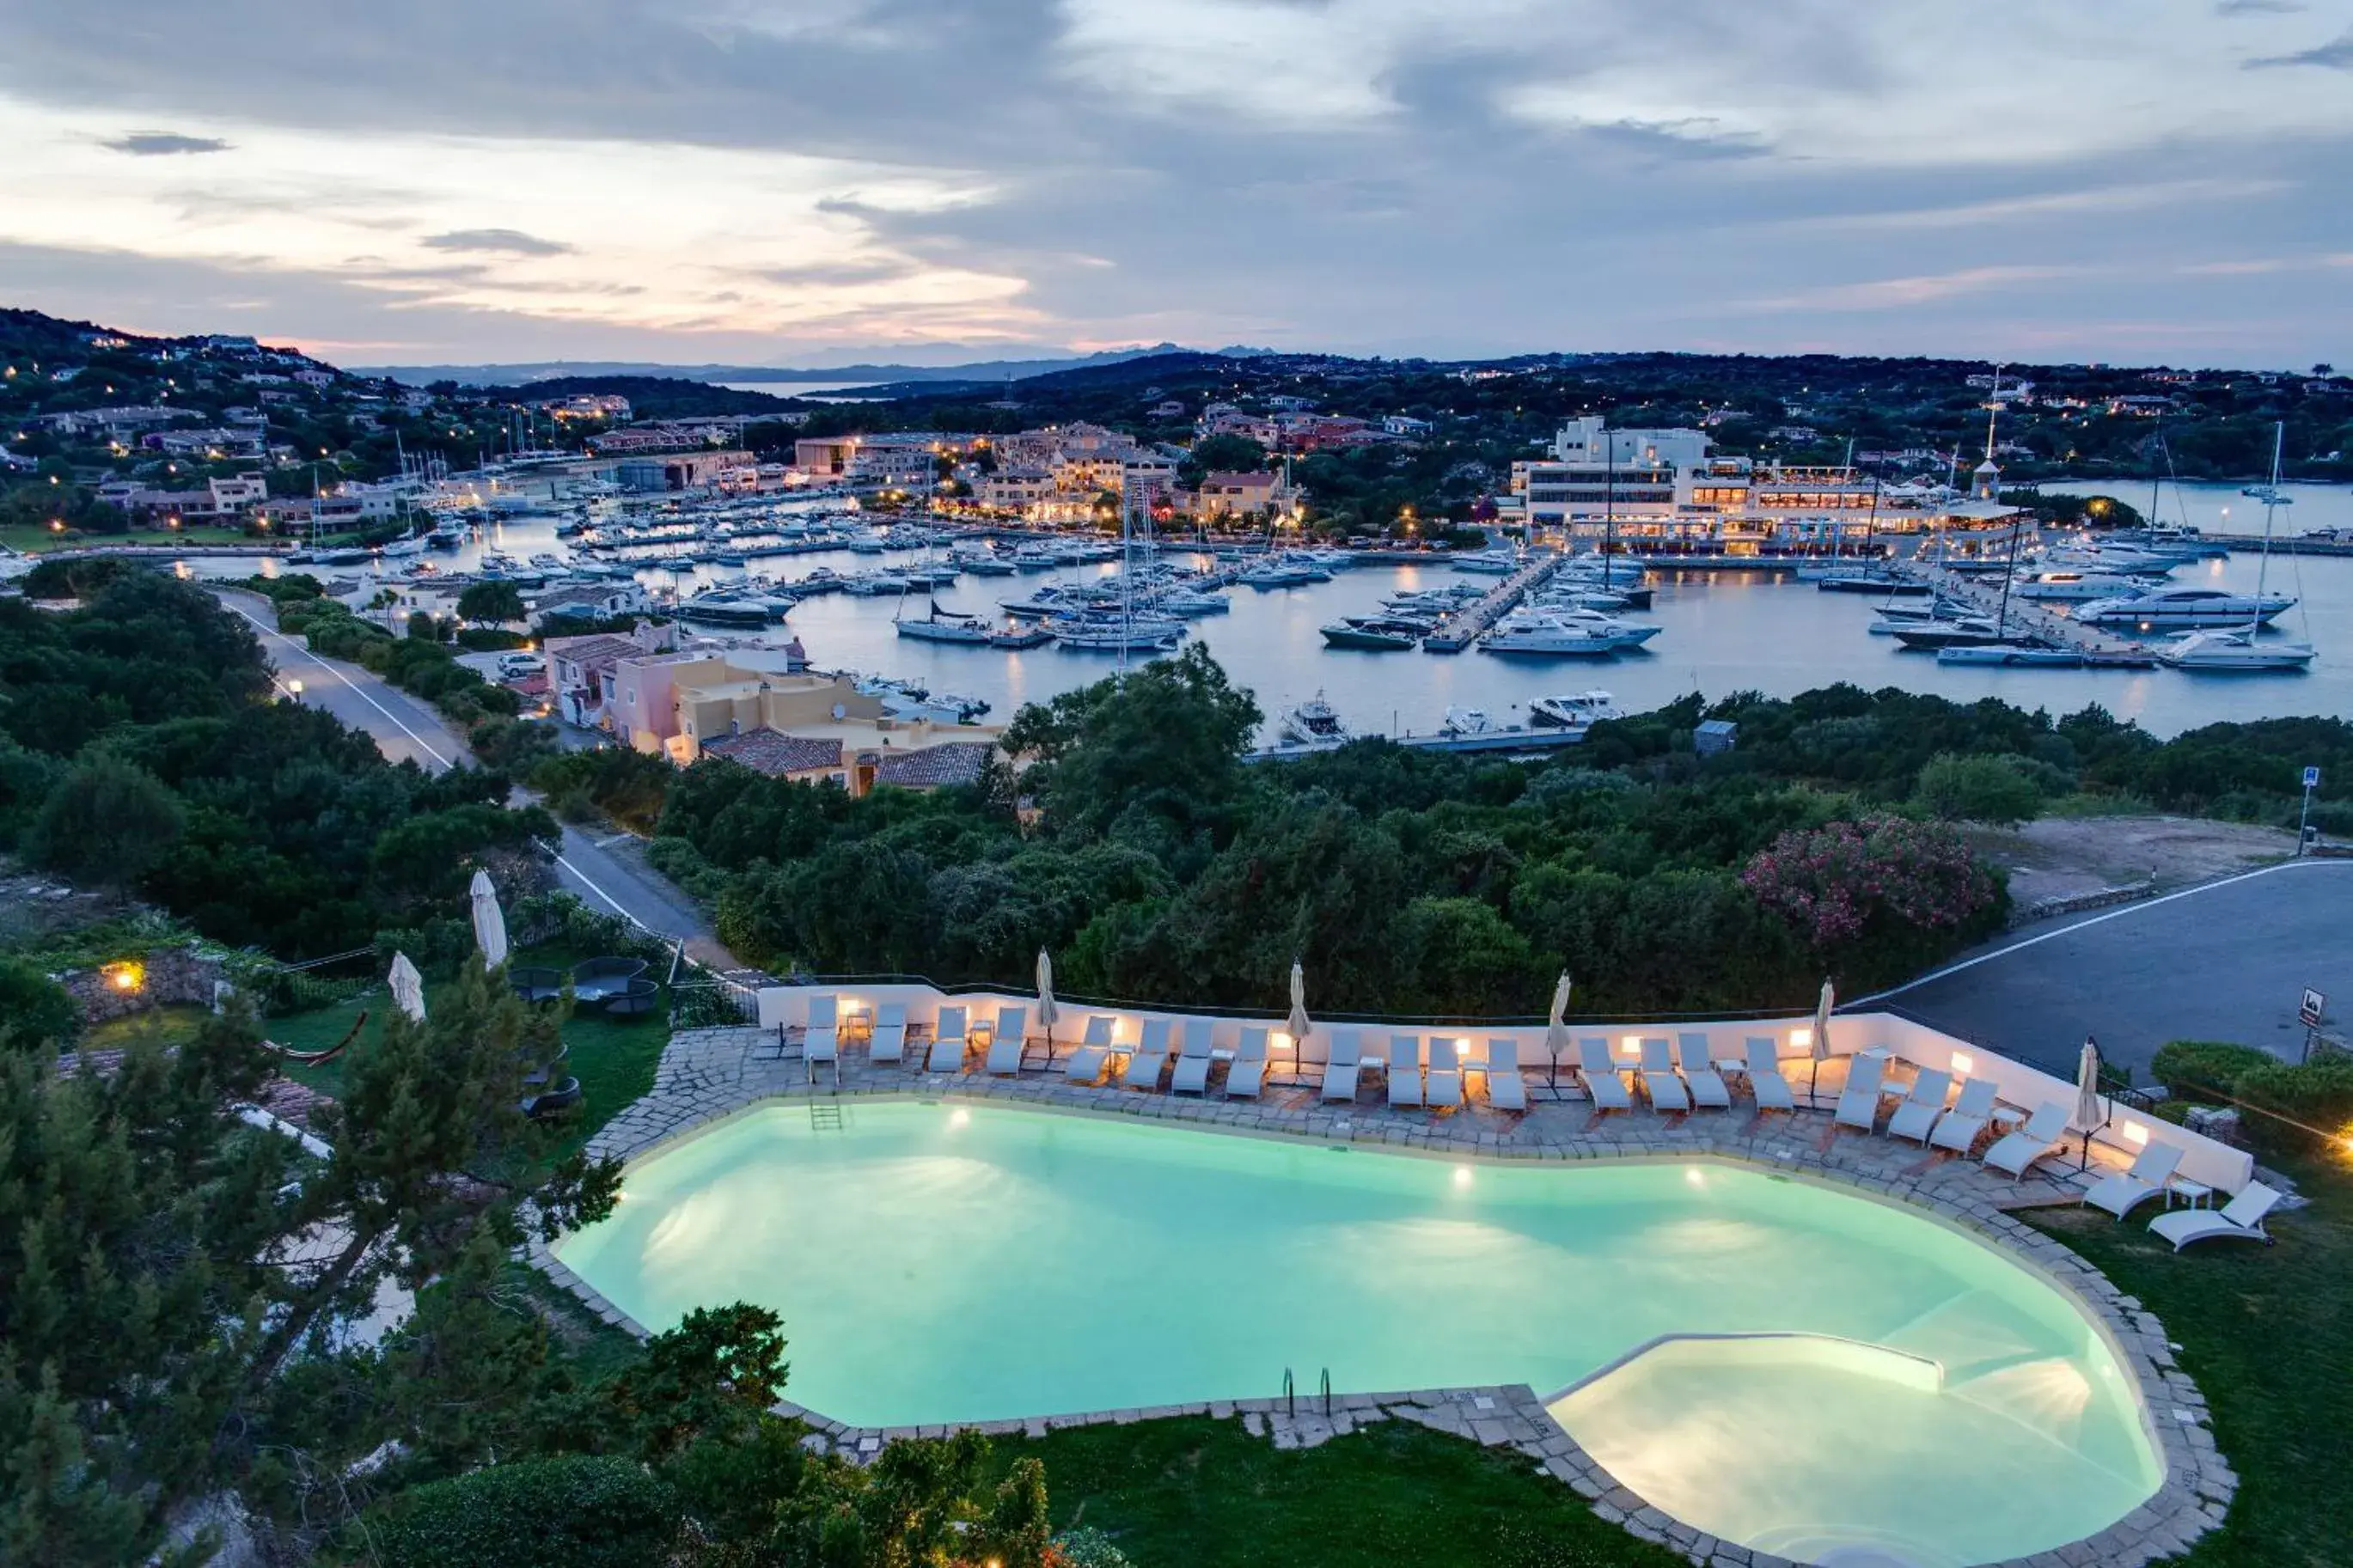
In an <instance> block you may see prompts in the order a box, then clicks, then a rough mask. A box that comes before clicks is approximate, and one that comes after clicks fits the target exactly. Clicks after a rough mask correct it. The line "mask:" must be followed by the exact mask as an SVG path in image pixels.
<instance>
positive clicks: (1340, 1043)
mask: <svg viewBox="0 0 2353 1568" xmlns="http://www.w3.org/2000/svg"><path fill="white" fill-rule="evenodd" d="M1310 1038H1313V1037H1312V1036H1311V1037H1310ZM1331 1052H1332V1054H1331V1058H1330V1059H1329V1060H1327V1061H1326V1062H1325V1063H1324V1099H1326V1100H1354V1099H1356V1079H1357V1078H1358V1077H1359V1076H1361V1075H1362V1074H1363V1072H1364V1070H1365V1061H1364V1054H1365V1045H1364V1037H1363V1036H1362V1035H1361V1034H1360V1033H1358V1032H1357V1031H1356V1030H1355V1029H1335V1030H1334V1031H1333V1034H1332V1046H1331Z"/></svg>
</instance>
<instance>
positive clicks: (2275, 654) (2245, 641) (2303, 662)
mask: <svg viewBox="0 0 2353 1568" xmlns="http://www.w3.org/2000/svg"><path fill="white" fill-rule="evenodd" d="M2286 444H2287V422H2286V421H2285V420H2282V421H2281V422H2279V423H2278V424H2276V425H2274V426H2272V482H2271V484H2270V485H2269V487H2267V492H2266V494H2265V497H2264V500H2263V563H2262V564H2261V565H2260V566H2258V567H2257V568H2256V569H2255V595H2254V599H2255V609H2254V611H2253V614H2252V615H2251V616H2250V617H2249V619H2248V621H2247V624H2246V626H2245V627H2244V628H2243V629H2242V628H2240V627H2236V626H2232V627H2227V628H2224V627H2216V628H2214V629H2211V630H2207V631H2194V632H2189V633H2187V634H2185V635H2184V636H2181V637H2176V638H2174V639H2173V640H2172V641H2171V642H2169V643H2168V644H2166V645H2165V646H2164V647H2161V648H2159V649H2158V650H2157V657H2158V658H2160V659H2162V660H2164V661H2165V662H2166V663H2167V664H2169V665H2171V666H2172V667H2173V668H2176V669H2196V670H2207V671H2211V672H2212V673H2214V674H2217V675H2242V674H2243V675H2263V674H2274V673H2278V672H2283V671H2288V672H2293V671H2297V670H2304V669H2309V668H2312V661H2313V660H2314V659H2315V658H2317V657H2318V650H2317V649H2316V648H2315V647H2313V646H2312V645H2311V644H2310V643H2308V642H2273V643H2265V642H2258V641H2256V640H2255V633H2256V632H2257V630H2258V629H2260V628H2261V626H2263V583H2264V579H2265V578H2266V577H2267V576H2268V575H2269V574H2270V572H2271V564H2272V514H2273V513H2274V511H2276V510H2278V504H2279V503H2278V500H2277V497H2278V495H2279V482H2280V453H2281V449H2282V448H2283V447H2284V446H2285V445H2286ZM2307 635H2308V634H2307Z"/></svg>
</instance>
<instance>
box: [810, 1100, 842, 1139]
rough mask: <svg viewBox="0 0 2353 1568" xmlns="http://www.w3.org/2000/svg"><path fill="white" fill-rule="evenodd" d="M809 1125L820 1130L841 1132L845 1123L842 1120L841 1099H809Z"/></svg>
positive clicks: (815, 1129)
mask: <svg viewBox="0 0 2353 1568" xmlns="http://www.w3.org/2000/svg"><path fill="white" fill-rule="evenodd" d="M809 1126H810V1128H811V1129H812V1130H814V1131H818V1132H839V1131H842V1126H843V1124H842V1120H841V1106H840V1103H839V1101H836V1100H811V1101H809Z"/></svg>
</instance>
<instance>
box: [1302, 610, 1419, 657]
mask: <svg viewBox="0 0 2353 1568" xmlns="http://www.w3.org/2000/svg"><path fill="white" fill-rule="evenodd" d="M1321 629H1322V631H1323V633H1324V643H1325V645H1326V646H1328V647H1354V648H1366V649H1370V650H1372V651H1374V652H1381V653H1388V652H1398V651H1402V650H1405V649H1408V648H1410V647H1413V646H1414V645H1416V644H1417V643H1419V642H1420V641H1421V639H1422V638H1423V637H1426V636H1428V635H1429V632H1430V627H1429V625H1428V624H1427V623H1426V622H1422V621H1409V620H1406V619H1404V618H1402V617H1399V616H1348V617H1346V618H1345V619H1342V620H1337V621H1331V622H1327V623H1326V624H1325V625H1324V626H1323V627H1322V628H1321Z"/></svg>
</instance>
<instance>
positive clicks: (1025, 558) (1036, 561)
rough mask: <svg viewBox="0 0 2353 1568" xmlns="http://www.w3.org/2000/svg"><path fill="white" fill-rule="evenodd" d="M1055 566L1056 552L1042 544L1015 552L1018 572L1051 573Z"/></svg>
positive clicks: (1015, 566) (1025, 547) (1015, 563)
mask: <svg viewBox="0 0 2353 1568" xmlns="http://www.w3.org/2000/svg"><path fill="white" fill-rule="evenodd" d="M1054 564H1055V563H1054V552H1052V551H1050V550H1049V549H1047V548H1046V547H1045V546H1044V545H1042V544H1028V545H1024V546H1022V547H1021V548H1020V549H1018V550H1017V551H1015V552H1013V567H1014V570H1015V571H1017V572H1051V571H1052V570H1053V569H1054Z"/></svg>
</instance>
